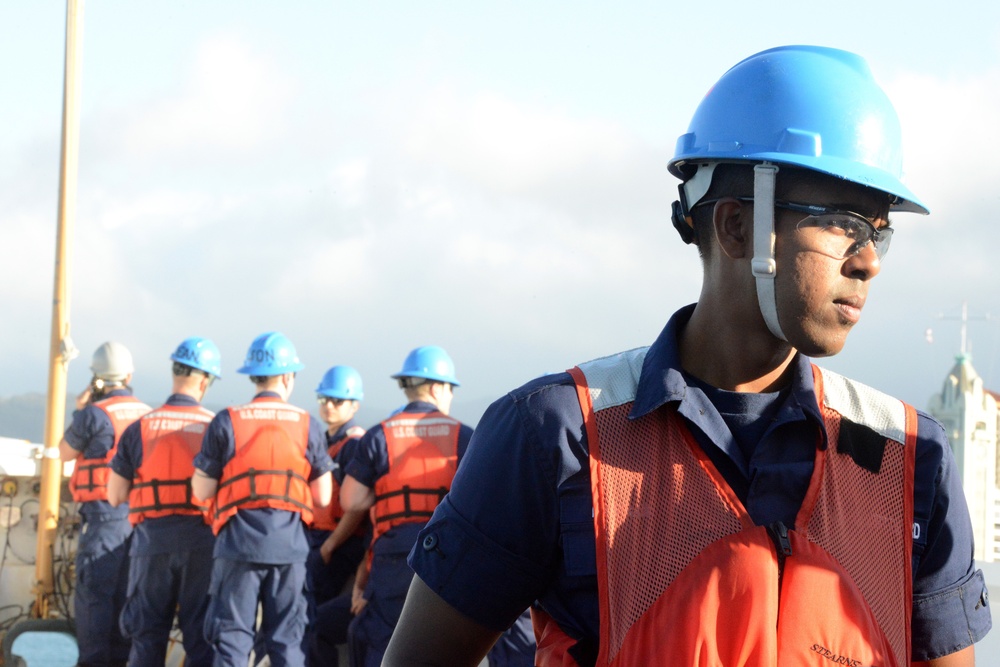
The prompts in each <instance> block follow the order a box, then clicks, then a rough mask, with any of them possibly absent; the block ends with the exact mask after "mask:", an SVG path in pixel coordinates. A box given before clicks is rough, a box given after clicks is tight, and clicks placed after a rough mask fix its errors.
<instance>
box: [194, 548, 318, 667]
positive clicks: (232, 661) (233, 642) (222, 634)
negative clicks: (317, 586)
mask: <svg viewBox="0 0 1000 667" xmlns="http://www.w3.org/2000/svg"><path fill="white" fill-rule="evenodd" d="M305 580H306V566H305V563H288V564H284V565H267V564H262V563H246V562H243V561H234V560H226V559H224V558H216V559H215V560H214V562H213V563H212V584H211V588H210V591H211V598H210V600H209V603H208V612H207V614H206V617H205V638H206V639H207V640H208V641H209V643H210V644H211V645H212V646H213V647H214V649H215V661H214V662H213V665H215V667H246V665H247V661H248V660H249V658H250V652H251V651H252V650H253V647H254V636H255V627H254V626H255V625H256V620H257V603H258V601H259V602H260V604H261V608H262V612H263V613H262V618H261V625H260V635H261V639H262V640H263V644H264V649H265V650H266V651H267V656H268V657H269V658H270V659H271V665H272V666H273V667H289V666H290V667H303V666H304V665H305V655H304V653H303V651H302V639H303V635H304V634H305V629H306V596H305V590H304V589H305ZM257 657H258V658H259V657H260V656H257Z"/></svg>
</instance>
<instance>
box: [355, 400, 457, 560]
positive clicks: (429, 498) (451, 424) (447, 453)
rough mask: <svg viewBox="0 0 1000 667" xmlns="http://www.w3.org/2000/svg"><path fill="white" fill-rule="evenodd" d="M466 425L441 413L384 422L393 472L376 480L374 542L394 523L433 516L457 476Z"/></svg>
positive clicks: (407, 415) (410, 414) (406, 415)
mask: <svg viewBox="0 0 1000 667" xmlns="http://www.w3.org/2000/svg"><path fill="white" fill-rule="evenodd" d="M461 427H462V423H461V422H459V421H458V420H457V419H452V418H451V417H448V416H447V415H445V414H444V413H441V412H428V413H419V412H401V413H400V414H398V415H396V416H395V417H391V418H389V419H386V420H385V421H384V422H382V430H383V432H384V433H385V441H386V448H387V449H388V453H389V472H388V473H386V474H385V475H383V476H382V477H380V478H379V479H378V480H377V481H376V482H375V504H374V505H373V506H372V511H371V514H372V523H373V524H374V526H375V534H374V537H373V538H372V542H373V543H374V542H375V540H377V539H378V538H379V537H381V536H382V535H383V534H384V533H385V532H387V531H388V530H389V529H390V528H392V527H393V526H398V525H400V524H403V523H426V522H427V521H428V520H429V519H430V518H431V515H432V514H433V513H434V508H435V507H437V506H438V503H440V502H441V499H442V498H444V496H445V494H446V493H448V489H450V488H451V480H452V479H453V478H454V477H455V469H456V468H457V467H458V435H459V430H460V429H461Z"/></svg>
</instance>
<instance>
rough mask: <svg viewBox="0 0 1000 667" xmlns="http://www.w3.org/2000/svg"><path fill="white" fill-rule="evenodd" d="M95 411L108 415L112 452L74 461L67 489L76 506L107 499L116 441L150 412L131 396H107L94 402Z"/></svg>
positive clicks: (116, 448) (116, 445) (146, 406)
mask: <svg viewBox="0 0 1000 667" xmlns="http://www.w3.org/2000/svg"><path fill="white" fill-rule="evenodd" d="M93 406H94V407H95V408H98V409H99V410H100V411H101V412H103V413H104V414H106V415H107V416H108V419H110V420H111V427H112V428H113V429H114V432H115V439H114V442H113V443H112V445H111V449H109V450H108V453H107V454H105V455H104V457H103V458H99V459H85V458H77V459H76V466H75V467H74V468H73V476H72V477H70V478H69V490H70V493H72V494H73V500H75V501H76V502H78V503H85V502H91V501H94V500H107V499H108V478H109V477H110V476H111V468H110V467H108V464H109V463H111V459H113V458H114V457H115V452H117V451H118V441H119V440H121V438H122V433H124V432H125V429H126V428H128V426H129V424H131V423H132V422H134V421H135V420H136V419H138V418H139V417H142V416H143V415H144V414H146V413H147V412H149V411H150V409H151V408H150V407H149V406H148V405H146V404H145V403H143V402H142V401H140V400H138V399H136V398H134V397H132V396H110V397H108V398H105V399H102V400H100V401H95V402H94V403H93Z"/></svg>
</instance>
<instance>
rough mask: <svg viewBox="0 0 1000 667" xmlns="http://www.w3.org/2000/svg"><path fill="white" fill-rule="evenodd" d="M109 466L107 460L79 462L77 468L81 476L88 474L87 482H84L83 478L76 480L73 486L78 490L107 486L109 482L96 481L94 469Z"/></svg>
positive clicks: (90, 489) (91, 489)
mask: <svg viewBox="0 0 1000 667" xmlns="http://www.w3.org/2000/svg"><path fill="white" fill-rule="evenodd" d="M108 467H109V466H108V464H107V463H106V462H105V461H95V462H94V463H84V462H82V461H80V462H78V463H77V466H76V469H77V470H78V471H79V472H80V475H81V477H83V476H86V478H87V482H86V483H83V482H82V481H81V480H75V481H74V482H73V488H74V489H76V490H78V491H93V490H94V489H104V488H107V486H108V485H107V484H97V483H95V482H94V471H95V470H99V469H101V468H108ZM74 477H75V476H74Z"/></svg>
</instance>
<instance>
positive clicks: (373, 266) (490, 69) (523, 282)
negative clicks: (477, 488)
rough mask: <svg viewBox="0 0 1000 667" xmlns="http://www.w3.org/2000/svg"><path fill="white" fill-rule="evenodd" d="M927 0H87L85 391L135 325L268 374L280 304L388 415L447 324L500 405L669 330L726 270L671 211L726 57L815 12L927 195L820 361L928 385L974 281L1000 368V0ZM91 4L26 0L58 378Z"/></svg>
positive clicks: (17, 115) (19, 29)
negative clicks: (871, 90) (69, 30)
mask: <svg viewBox="0 0 1000 667" xmlns="http://www.w3.org/2000/svg"><path fill="white" fill-rule="evenodd" d="M900 6H901V5H899V4H898V3H873V2H860V1H857V0H845V1H842V2H839V3H824V4H822V5H821V4H819V3H806V2H801V1H797V2H769V1H767V0H761V1H760V2H756V3H747V2H731V1H729V0H724V1H721V2H714V3H668V2H628V1H623V2H616V3H613V4H612V3H599V2H587V1H579V0H578V1H576V2H545V3H539V2H537V0H536V1H533V2H520V1H512V2H504V3H490V2H481V3H459V2H434V1H426V2H420V3H415V2H377V3H358V2H352V3H348V2H335V1H326V2H307V1H304V0H302V1H296V0H289V1H288V2H282V3H278V2H274V1H273V0H272V1H271V2H264V1H262V0H240V1H236V0H212V1H210V2H205V1H202V2H193V1H184V0H172V1H171V2H148V1H142V0H129V1H125V0H91V1H90V2H88V3H86V5H85V6H84V11H83V56H82V78H81V92H82V98H81V120H80V161H79V184H78V196H77V206H76V211H77V213H76V224H75V227H74V229H73V230H72V236H71V238H72V241H71V244H72V261H71V264H70V280H71V286H70V294H71V296H70V301H69V305H70V316H69V317H70V323H71V337H72V340H73V341H74V343H75V345H76V346H77V348H79V350H80V356H79V358H77V359H76V360H75V361H73V362H72V363H71V365H70V369H69V380H68V382H69V387H70V390H71V391H72V392H73V393H76V392H77V391H79V390H81V389H83V387H84V386H86V383H87V381H88V380H89V377H90V372H89V370H88V366H89V361H90V356H91V354H92V352H93V351H94V349H96V348H97V346H99V345H100V344H101V343H102V342H104V341H105V340H117V341H120V342H122V343H124V344H125V345H127V346H128V347H129V348H130V349H131V350H132V352H133V355H134V357H135V362H136V374H135V379H134V382H133V384H134V387H135V390H136V393H137V394H138V395H139V396H140V397H142V398H144V399H145V400H146V401H147V402H150V403H156V402H158V401H162V400H163V399H164V398H165V397H166V395H167V393H169V360H168V356H169V354H170V352H171V351H172V350H173V349H174V348H175V347H176V345H177V344H178V343H179V342H180V341H181V340H182V339H184V338H186V337H188V336H192V335H199V336H207V337H209V338H212V339H213V340H214V341H215V342H216V343H217V344H218V345H219V347H220V348H221V349H222V354H223V380H222V382H220V383H217V384H216V385H215V386H214V387H213V388H212V390H211V392H210V394H209V396H208V398H207V402H208V403H209V404H213V405H225V404H230V403H235V402H240V401H244V400H246V399H248V398H249V397H250V396H251V395H252V387H251V385H249V383H248V382H247V381H246V380H245V379H244V378H243V377H241V376H239V375H238V374H237V373H236V372H235V370H236V368H237V367H238V366H239V365H240V362H241V361H242V359H243V357H244V355H245V353H246V349H247V347H248V345H249V344H250V342H251V341H252V340H253V338H254V337H256V336H257V335H258V334H260V333H262V332H265V331H273V330H277V331H281V332H283V333H285V334H286V335H287V336H288V337H289V338H290V339H291V340H292V341H293V342H294V343H295V345H296V347H297V349H298V352H299V356H300V357H301V359H302V361H303V362H304V363H305V365H306V368H305V370H303V371H302V372H301V373H300V374H299V378H298V383H297V387H296V391H295V393H294V395H293V397H292V402H294V403H297V404H299V405H302V406H304V407H310V408H311V407H312V406H313V404H314V403H313V397H314V393H313V389H314V388H315V386H316V384H317V383H318V382H319V380H320V378H321V376H322V374H323V372H324V371H325V370H326V369H327V368H329V367H330V366H332V365H334V364H348V365H352V366H354V367H356V368H357V369H358V370H359V371H360V372H361V374H362V376H363V378H364V384H365V401H364V410H363V411H362V413H361V414H362V415H363V416H364V418H365V419H366V420H367V421H368V422H369V423H371V422H373V421H375V420H377V419H379V418H381V416H383V415H384V414H385V412H386V411H388V410H391V409H393V408H395V407H397V406H398V405H399V404H400V403H401V402H402V400H403V397H402V395H401V393H400V392H399V390H398V388H396V386H395V384H394V383H393V381H392V380H390V379H389V375H391V374H392V373H394V372H396V371H398V370H399V369H400V367H401V365H402V362H403V359H404V357H405V356H406V354H407V352H408V351H409V350H411V349H412V348H414V347H417V346H420V345H428V344H434V345H440V346H442V347H444V348H445V349H446V350H447V351H448V352H449V353H450V355H451V356H452V358H453V359H454V361H455V365H456V371H457V376H458V378H459V379H460V380H461V382H462V386H461V388H460V389H459V390H458V392H457V395H456V400H455V406H454V409H453V414H455V415H456V416H458V417H459V418H461V419H463V420H465V421H468V422H470V423H473V424H474V423H476V422H477V421H478V419H479V417H480V415H481V413H482V410H483V409H484V408H485V406H486V405H488V404H489V402H490V401H492V400H493V399H495V398H496V397H498V396H500V395H502V394H503V393H504V392H506V391H509V390H510V389H512V388H514V387H516V386H518V385H520V384H522V383H523V382H525V381H527V380H529V379H531V378H533V377H536V376H538V375H542V374H544V373H551V372H556V371H561V370H564V369H566V368H568V367H570V366H572V365H574V364H576V363H578V362H581V361H584V360H587V359H590V358H594V357H598V356H603V355H606V354H610V353H612V352H616V351H619V350H625V349H629V348H633V347H637V346H642V345H648V344H649V343H651V342H652V341H653V340H654V339H655V337H656V336H657V334H658V333H659V331H660V329H661V328H662V327H663V325H664V324H665V322H666V320H667V319H668V317H669V316H670V314H671V313H673V312H674V310H676V309H677V308H679V307H681V306H683V305H685V304H687V303H692V302H694V301H695V300H696V299H697V297H698V293H699V288H700V280H701V268H700V263H699V260H698V259H697V256H696V252H695V250H694V249H693V248H692V247H691V246H685V245H684V244H683V243H681V242H680V240H679V238H678V237H677V236H676V233H675V232H674V231H673V229H672V227H671V225H670V220H669V211H670V203H671V202H672V201H673V199H674V198H675V197H676V180H675V179H674V178H673V177H672V176H670V175H669V173H668V172H667V170H666V164H667V161H668V160H669V159H670V158H671V156H672V155H673V150H674V146H675V142H676V140H677V137H678V136H680V135H681V134H683V133H684V132H685V131H686V130H687V125H688V122H689V120H690V118H691V116H692V114H693V112H694V110H695V108H696V106H697V104H698V102H699V101H700V100H701V98H702V96H703V95H704V94H705V92H706V91H707V90H708V89H709V88H710V87H711V85H712V84H713V83H714V82H715V81H716V80H717V79H718V78H719V77H720V76H721V75H722V74H723V73H724V72H725V71H726V70H727V69H728V68H729V67H731V66H732V65H734V64H735V63H737V62H738V61H740V60H742V59H743V58H745V57H747V56H749V55H751V54H753V53H756V52H758V51H761V50H763V49H767V48H770V47H773V46H778V45H783V44H796V43H798V44H802V43H805V44H818V45H823V46H833V47H838V48H843V49H847V50H851V51H855V52H857V53H859V54H861V55H862V56H864V57H865V58H866V59H867V60H868V62H869V64H870V66H871V68H872V70H873V71H874V73H875V75H876V77H877V78H878V80H879V81H880V83H881V84H882V85H883V87H884V88H885V89H886V91H887V92H888V93H889V96H890V98H891V99H892V100H893V102H894V103H895V105H896V108H897V110H898V112H899V115H900V119H901V122H902V126H903V136H904V170H905V175H904V179H905V182H906V183H907V185H908V186H909V187H910V188H911V189H912V190H913V192H914V193H916V194H917V196H918V197H920V198H921V199H922V200H923V201H924V202H925V203H926V204H927V205H928V206H929V208H930V209H931V215H930V216H928V217H926V218H924V217H921V216H915V215H909V214H901V215H899V216H896V218H895V220H894V225H895V226H896V228H897V232H896V234H895V236H894V237H893V243H892V252H891V253H890V254H889V255H888V257H887V258H886V261H885V263H884V264H883V267H882V272H881V274H880V275H879V276H878V277H877V278H876V279H875V281H874V283H873V286H872V289H871V292H870V295H869V299H868V303H867V306H866V308H865V311H864V314H863V317H862V321H861V323H860V324H859V325H858V326H857V327H856V328H855V330H854V331H853V332H852V333H851V336H850V338H849V340H848V343H847V347H846V348H845V350H844V352H842V353H841V354H840V355H838V356H836V357H833V358H830V359H826V360H823V362H822V363H823V365H825V366H827V367H829V368H831V369H832V370H835V371H838V372H841V373H844V374H847V375H849V376H851V377H853V378H855V379H857V380H859V381H862V382H865V383H867V384H870V385H872V386H874V387H875V388H877V389H880V390H882V391H886V392H888V393H890V394H893V395H895V396H898V397H899V398H902V399H904V400H906V401H909V402H911V403H913V404H915V405H916V406H917V407H919V408H926V406H927V404H928V400H929V398H930V396H931V395H932V394H933V393H935V392H937V391H940V389H941V386H942V382H943V381H944V379H945V376H946V375H947V373H948V371H949V369H950V368H951V367H952V365H953V364H954V359H955V355H956V353H957V352H958V351H959V347H960V330H961V327H960V323H959V322H958V321H957V319H955V318H957V317H958V315H959V314H960V312H961V308H962V304H963V302H965V303H967V304H968V312H969V315H970V322H969V324H968V339H969V341H970V344H971V349H972V353H973V364H974V365H975V367H976V369H977V370H978V371H979V373H980V374H981V375H982V376H983V377H984V379H985V381H986V384H987V386H988V387H991V388H994V389H998V390H1000V290H998V289H996V276H997V272H996V268H995V267H996V264H997V260H996V256H995V253H996V249H997V248H998V247H1000V225H998V223H997V220H996V218H997V216H998V212H1000V188H998V187H997V185H996V184H997V182H998V180H1000V168H998V167H997V163H996V156H998V155H1000V129H998V128H1000V124H998V123H997V122H996V116H997V109H1000V5H998V4H997V3H994V2H985V1H982V2H958V3H951V4H945V3H940V2H934V3H930V2H924V1H922V0H915V1H914V2H911V3H907V6H906V9H905V10H903V11H900V10H899V9H898V8H899V7H900ZM65 11H66V10H65V4H64V3H62V2H56V1H54V0H38V1H36V2H30V3H27V2H17V1H16V0H0V83H2V95H0V285H2V287H0V313H2V316H0V317H2V318H3V319H2V322H3V324H2V326H0V350H2V351H0V397H8V396H14V395H19V394H23V393H26V392H45V391H46V384H47V372H48V351H49V339H50V330H51V321H52V306H51V303H52V284H53V258H54V253H55V232H56V213H57V211H56V209H57V197H58V176H59V144H60V123H61V120H60V119H61V109H62V85H63V53H64V39H65ZM928 329H932V335H930V336H928ZM929 339H932V342H929ZM366 425H367V424H366ZM0 429H2V425H0Z"/></svg>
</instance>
